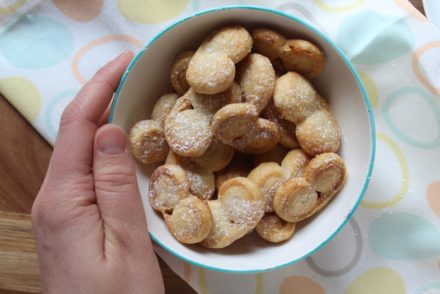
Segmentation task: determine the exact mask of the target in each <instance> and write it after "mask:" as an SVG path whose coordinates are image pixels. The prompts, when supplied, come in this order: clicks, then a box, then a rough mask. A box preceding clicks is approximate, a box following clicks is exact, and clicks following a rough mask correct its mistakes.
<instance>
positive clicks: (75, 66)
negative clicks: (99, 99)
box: [71, 35, 143, 84]
mask: <svg viewBox="0 0 440 294" xmlns="http://www.w3.org/2000/svg"><path fill="white" fill-rule="evenodd" d="M110 42H126V43H128V44H130V45H131V46H134V47H137V48H142V47H143V43H142V41H140V40H139V39H136V38H134V37H132V36H128V35H109V36H105V37H102V38H98V39H96V40H93V41H91V42H90V43H88V44H86V45H84V46H83V47H81V48H80V49H79V50H78V51H77V52H76V53H75V55H74V56H73V58H72V66H71V69H72V73H73V75H74V76H75V78H76V79H77V80H78V82H80V83H81V84H85V83H86V82H87V79H86V78H85V77H84V75H83V74H82V73H81V72H80V70H79V63H80V61H81V59H82V58H83V57H84V55H86V53H87V52H89V51H90V50H91V49H93V48H95V47H98V46H100V45H102V44H106V43H110Z"/></svg>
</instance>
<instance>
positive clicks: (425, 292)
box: [415, 282, 440, 294]
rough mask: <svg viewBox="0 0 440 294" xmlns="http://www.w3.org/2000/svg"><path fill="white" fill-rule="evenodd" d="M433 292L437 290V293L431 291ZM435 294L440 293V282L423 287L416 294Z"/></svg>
mask: <svg viewBox="0 0 440 294" xmlns="http://www.w3.org/2000/svg"><path fill="white" fill-rule="evenodd" d="M431 290H437V291H431ZM428 293H429V294H434V293H440V282H434V283H431V284H428V285H424V286H422V287H421V288H420V289H419V290H418V291H417V292H415V294H428Z"/></svg>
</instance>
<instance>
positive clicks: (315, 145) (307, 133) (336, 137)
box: [296, 110, 341, 156]
mask: <svg viewBox="0 0 440 294" xmlns="http://www.w3.org/2000/svg"><path fill="white" fill-rule="evenodd" d="M296 137H297V139H298V142H299V145H300V146H301V148H302V149H303V150H304V152H306V153H307V154H309V155H311V156H314V155H316V154H320V153H325V152H336V151H338V149H339V146H340V144H341V134H340V131H339V126H338V124H337V123H336V120H335V118H334V116H333V114H332V113H331V112H329V111H327V110H318V111H316V112H314V113H313V114H312V115H310V116H309V117H308V118H306V119H305V120H304V121H303V122H302V123H301V124H299V125H297V126H296Z"/></svg>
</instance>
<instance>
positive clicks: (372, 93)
mask: <svg viewBox="0 0 440 294" xmlns="http://www.w3.org/2000/svg"><path fill="white" fill-rule="evenodd" d="M358 72H359V75H360V77H361V80H362V83H363V84H364V86H365V89H366V90H367V93H368V98H370V102H371V106H373V108H376V107H377V104H378V103H379V92H378V90H377V87H376V84H375V83H374V82H373V80H372V79H371V78H370V77H369V76H368V75H367V74H366V73H365V72H362V71H358Z"/></svg>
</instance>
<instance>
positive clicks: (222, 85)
mask: <svg viewBox="0 0 440 294" xmlns="http://www.w3.org/2000/svg"><path fill="white" fill-rule="evenodd" d="M251 48H252V38H251V36H250V34H249V33H248V31H247V30H246V29H245V28H243V27H241V26H225V27H222V28H220V29H218V30H216V31H214V32H213V33H212V34H211V35H209V36H208V37H207V38H206V39H205V40H204V41H203V43H202V44H201V45H200V47H199V48H198V49H197V51H196V53H195V54H194V56H193V57H192V59H191V61H190V63H189V65H188V69H187V71H186V80H187V81H188V84H189V85H190V86H191V87H192V88H193V89H194V91H196V92H197V93H201V94H216V93H220V92H223V91H225V90H226V89H227V88H229V87H230V86H231V84H232V82H233V81H234V78H235V64H236V63H238V62H240V61H241V60H242V59H243V58H245V57H246V55H247V54H248V53H249V52H250V51H251Z"/></svg>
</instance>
